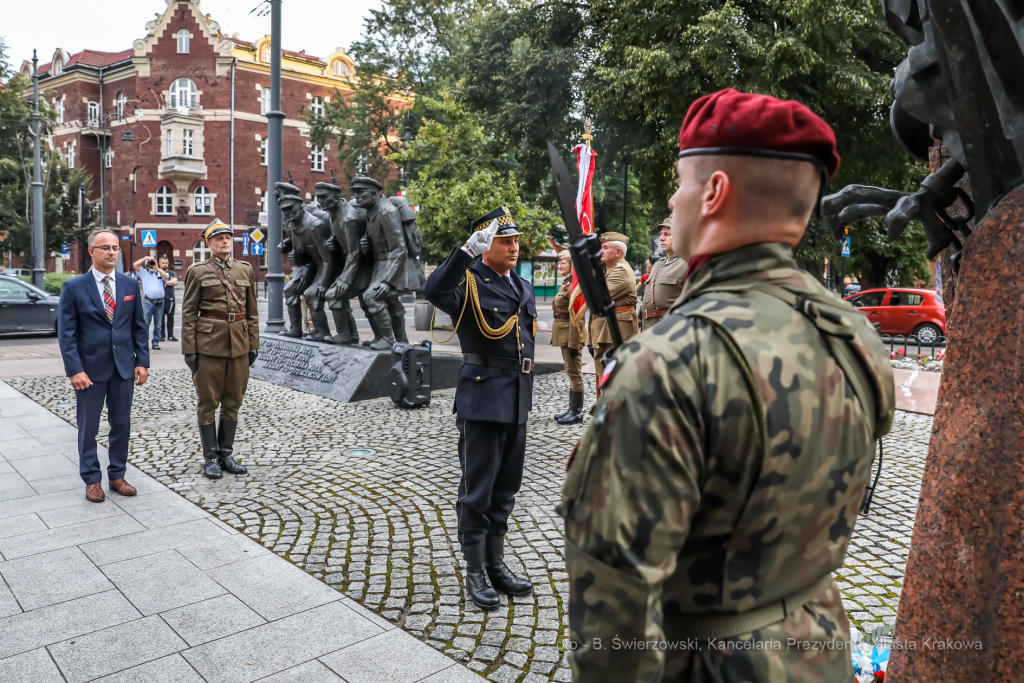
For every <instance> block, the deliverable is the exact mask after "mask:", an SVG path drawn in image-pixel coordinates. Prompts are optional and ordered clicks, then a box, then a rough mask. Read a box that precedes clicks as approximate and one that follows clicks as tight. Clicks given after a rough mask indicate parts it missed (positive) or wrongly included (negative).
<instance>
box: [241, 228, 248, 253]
mask: <svg viewBox="0 0 1024 683" xmlns="http://www.w3.org/2000/svg"><path fill="white" fill-rule="evenodd" d="M248 255H249V235H248V233H244V232H243V233H242V256H248Z"/></svg>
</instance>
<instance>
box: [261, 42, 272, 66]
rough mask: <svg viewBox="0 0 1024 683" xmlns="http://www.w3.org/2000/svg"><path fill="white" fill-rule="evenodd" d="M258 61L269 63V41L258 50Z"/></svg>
mask: <svg viewBox="0 0 1024 683" xmlns="http://www.w3.org/2000/svg"><path fill="white" fill-rule="evenodd" d="M260 61H261V62H263V63H264V64H270V43H267V44H265V45H264V46H263V49H262V50H260Z"/></svg>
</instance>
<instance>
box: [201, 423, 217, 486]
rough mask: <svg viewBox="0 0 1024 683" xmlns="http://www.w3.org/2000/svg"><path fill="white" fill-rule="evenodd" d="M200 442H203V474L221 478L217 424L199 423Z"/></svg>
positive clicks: (207, 476)
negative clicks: (218, 462)
mask: <svg viewBox="0 0 1024 683" xmlns="http://www.w3.org/2000/svg"><path fill="white" fill-rule="evenodd" d="M199 442H200V443H201V444H203V460H205V461H206V465H204V466H203V474H205V475H206V478H207V479H220V478H221V472H220V465H218V464H217V456H218V455H219V454H218V452H217V425H215V424H213V423H212V422H211V423H210V424H208V425H199Z"/></svg>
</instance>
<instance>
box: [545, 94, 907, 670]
mask: <svg viewBox="0 0 1024 683" xmlns="http://www.w3.org/2000/svg"><path fill="white" fill-rule="evenodd" d="M680 148H681V150H682V151H681V153H680V156H681V158H680V160H679V164H678V172H679V190H678V191H677V192H676V194H675V195H674V196H673V197H672V200H671V202H670V206H671V208H672V210H673V219H672V221H673V225H672V230H673V236H674V243H675V248H676V251H677V253H678V254H679V255H680V256H681V257H682V258H685V259H687V260H688V261H689V271H688V273H687V275H688V277H687V279H686V283H685V285H684V288H683V291H682V294H681V295H680V297H679V299H678V300H677V301H676V303H675V304H674V305H673V306H672V308H671V309H670V310H669V313H668V314H667V315H666V316H665V317H664V318H663V320H662V321H661V322H659V323H658V324H657V325H655V326H654V328H653V329H650V330H645V331H644V332H642V333H641V334H640V335H638V336H637V337H635V338H634V339H632V340H631V341H630V342H628V343H626V344H625V345H624V346H623V347H621V348H620V349H618V351H617V352H616V354H615V359H614V360H613V361H612V362H613V363H614V366H612V367H609V368H608V369H607V372H606V375H605V382H604V391H603V394H602V398H601V400H600V401H599V402H598V404H597V406H596V407H595V410H594V418H593V419H592V420H591V422H590V426H589V428H588V430H587V432H586V433H585V435H584V437H583V439H582V440H581V441H580V443H579V444H578V446H577V448H576V450H575V451H574V452H573V455H572V457H571V460H570V463H569V466H568V471H567V477H566V481H565V485H564V488H563V491H562V502H561V505H560V512H561V514H562V515H563V516H564V518H565V534H566V543H565V547H566V564H567V568H568V572H569V579H570V604H569V610H568V611H569V626H570V630H571V636H572V640H573V642H574V648H575V649H573V650H572V651H571V652H570V655H569V658H570V662H571V665H572V667H573V674H574V676H573V680H574V681H577V682H578V683H593V682H604V681H607V682H609V683H612V682H614V683H629V682H633V681H645V682H647V681H686V682H687V683H790V682H792V683H797V682H800V683H849V682H851V681H853V670H852V666H851V663H850V660H851V656H850V649H849V648H850V643H849V622H848V620H847V617H846V613H845V611H844V609H843V605H842V601H841V599H840V594H839V590H838V588H836V586H835V584H834V583H833V582H832V572H833V571H835V570H836V569H838V568H840V567H842V565H843V560H844V558H845V556H846V550H847V546H848V544H849V540H850V534H851V532H852V530H853V527H854V524H855V523H856V520H857V514H858V512H859V510H860V506H861V502H862V499H863V495H864V490H865V486H866V485H867V483H868V481H869V476H870V469H871V463H872V460H873V457H874V452H875V450H874V443H875V440H877V439H878V438H880V437H881V436H882V435H884V434H885V433H887V432H888V430H889V429H890V427H891V424H892V418H893V409H894V397H893V377H892V370H891V368H890V366H889V362H888V359H887V358H886V355H885V353H884V350H883V348H882V346H881V342H880V340H879V338H878V335H877V334H875V332H874V331H873V330H872V328H871V325H870V324H869V323H868V321H867V320H866V319H865V318H864V316H863V315H861V314H860V313H859V312H858V311H857V310H856V309H854V308H853V307H852V306H850V305H849V304H847V303H846V302H843V301H839V300H837V299H836V298H835V297H833V296H832V295H831V294H830V293H829V292H827V291H826V290H825V289H824V288H823V287H822V286H821V285H820V284H819V283H818V282H817V281H816V279H815V278H814V277H812V276H811V275H809V274H807V273H806V272H804V271H801V270H800V269H799V268H798V267H797V265H796V263H795V261H794V260H793V255H792V246H793V245H794V244H796V243H797V241H799V239H800V237H801V236H802V234H803V232H804V230H805V229H806V226H807V221H808V219H809V217H810V214H811V211H812V209H813V206H814V204H815V198H816V193H817V191H818V189H819V183H820V182H823V180H824V178H826V177H830V176H831V175H833V174H834V173H835V171H836V169H837V168H838V165H839V157H838V155H837V154H836V153H835V137H834V135H833V134H832V131H831V129H830V128H829V127H828V126H827V125H826V124H825V123H824V122H823V121H821V119H819V118H818V117H817V116H815V115H814V114H813V113H811V112H810V110H808V109H807V108H806V107H804V106H803V105H800V104H798V103H795V102H781V101H779V100H776V99H774V98H770V97H764V96H760V95H746V94H741V93H737V92H736V91H732V90H726V91H722V92H720V93H716V94H714V95H709V96H706V97H704V98H701V99H700V100H697V101H696V102H695V103H694V104H693V106H692V107H691V108H690V111H689V112H688V114H687V117H686V120H685V121H684V124H683V130H682V135H681V139H680ZM765 157H769V158H765Z"/></svg>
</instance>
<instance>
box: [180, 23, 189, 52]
mask: <svg viewBox="0 0 1024 683" xmlns="http://www.w3.org/2000/svg"><path fill="white" fill-rule="evenodd" d="M188 39H189V34H188V29H186V28H183V29H181V30H180V31H178V54H179V55H187V54H188Z"/></svg>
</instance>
